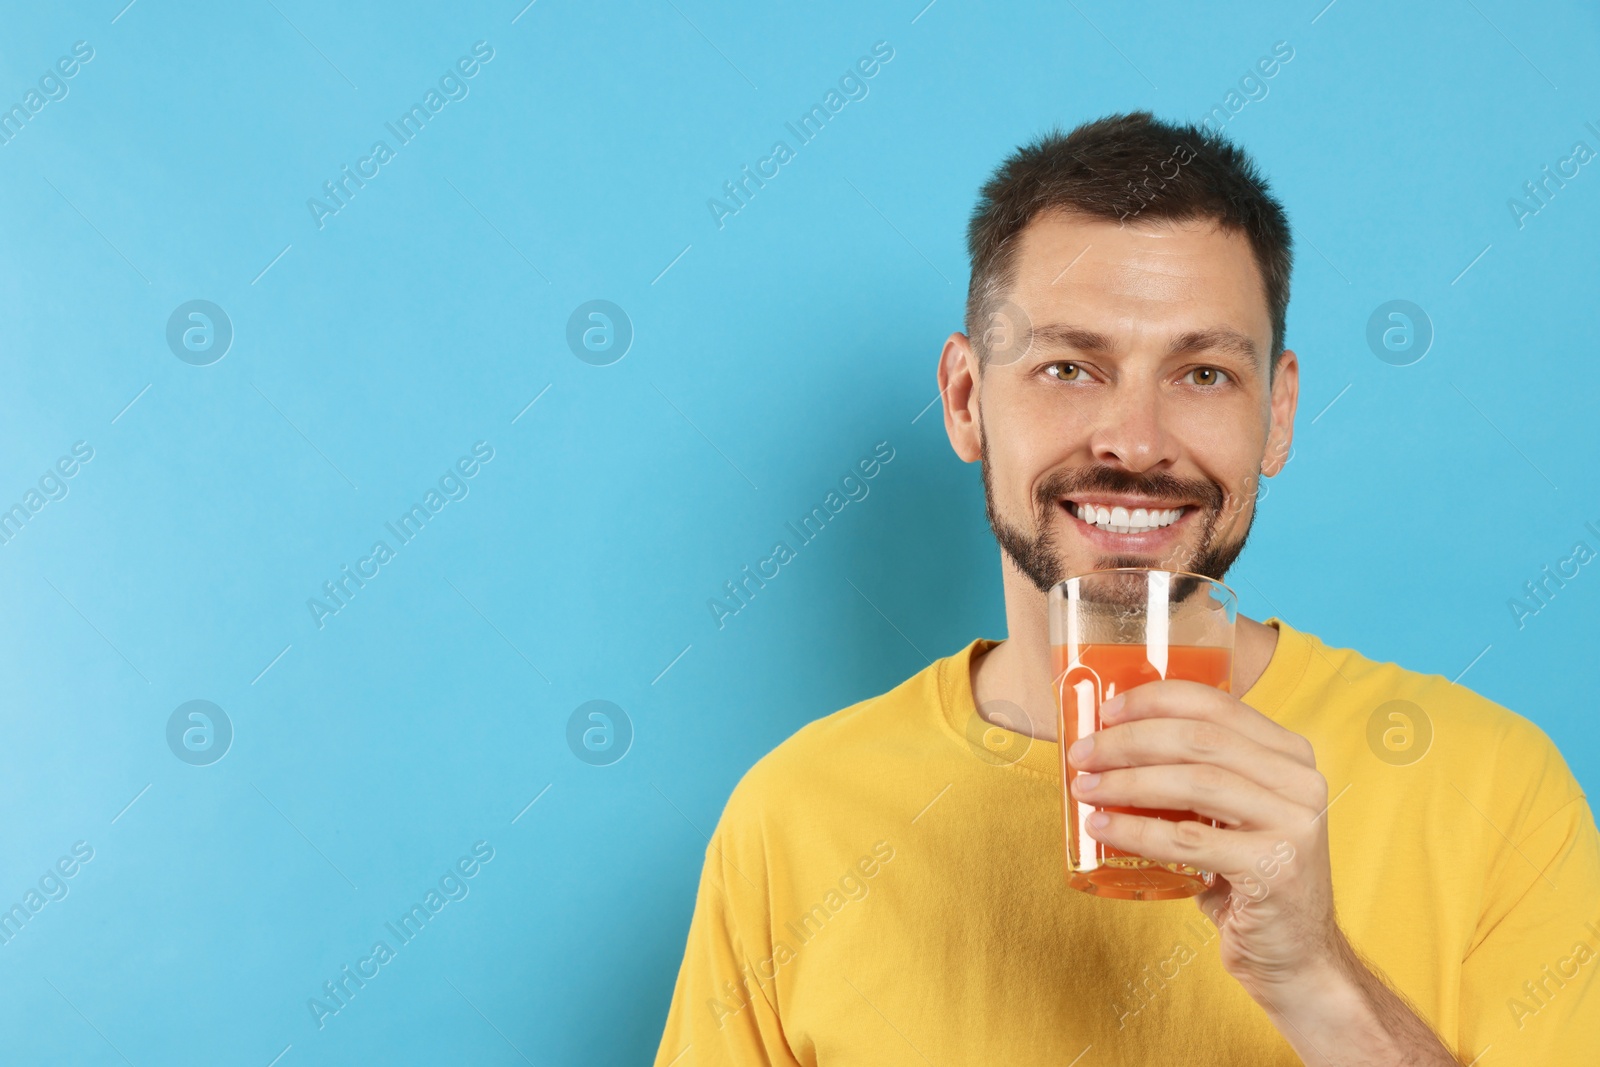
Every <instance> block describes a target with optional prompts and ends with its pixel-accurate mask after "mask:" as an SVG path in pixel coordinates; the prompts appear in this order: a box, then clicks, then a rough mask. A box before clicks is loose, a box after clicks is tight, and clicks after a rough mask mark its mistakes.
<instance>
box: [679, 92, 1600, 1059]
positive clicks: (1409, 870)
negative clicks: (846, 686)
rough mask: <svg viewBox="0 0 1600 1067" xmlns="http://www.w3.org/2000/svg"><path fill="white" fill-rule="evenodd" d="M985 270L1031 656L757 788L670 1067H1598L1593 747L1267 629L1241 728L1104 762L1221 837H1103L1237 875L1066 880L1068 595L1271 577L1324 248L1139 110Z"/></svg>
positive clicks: (990, 415) (1019, 165) (1192, 715)
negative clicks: (1076, 885) (1093, 588)
mask: <svg viewBox="0 0 1600 1067" xmlns="http://www.w3.org/2000/svg"><path fill="white" fill-rule="evenodd" d="M968 245H969V251H970V253H971V257H972V277H971V286H970V290H969V297H968V303H967V327H968V332H967V333H954V334H952V335H951V336H950V337H949V339H948V340H946V342H945V345H944V349H943V352H942V354H941V356H940V360H939V367H938V379H939V388H940V392H941V395H942V397H943V399H944V413H945V429H946V431H947V433H948V434H949V437H950V441H951V444H952V446H953V447H954V449H955V451H956V454H957V455H958V456H959V457H960V458H961V459H962V460H964V461H966V462H969V463H970V462H979V463H981V465H982V473H983V485H984V493H985V500H986V503H987V508H988V515H989V521H990V525H991V526H992V528H993V530H994V534H995V538H996V540H997V541H998V542H999V544H1000V547H1001V549H1002V570H1003V573H1002V577H1003V584H1004V592H1005V603H1006V624H1007V633H1008V636H1007V638H1006V639H1005V640H1004V641H994V640H988V639H982V638H980V639H976V640H974V641H972V642H971V643H970V644H969V645H967V646H966V647H965V648H964V649H962V650H961V651H959V652H957V653H956V654H954V655H951V656H947V657H946V658H944V659H940V660H938V661H936V662H934V663H932V664H931V665H929V667H928V668H927V669H926V670H924V671H922V672H920V673H918V674H917V675H915V676H914V677H912V678H910V679H908V680H907V681H906V682H904V683H902V684H901V685H900V686H898V687H896V688H895V689H894V690H892V691H890V692H888V693H885V694H883V695H881V696H878V697H874V698H872V699H870V700H866V701H863V702H861V703H859V704H856V705H854V706H852V707H849V708H845V709H844V710H842V711H839V712H837V713H835V714H833V715H830V716H828V717H826V718H824V719H821V720H819V721H817V722H814V723H812V724H810V725H809V726H807V727H805V728H804V729H802V730H800V731H799V732H797V733H796V734H795V735H794V736H793V737H791V738H790V739H789V740H787V741H785V742H784V743H783V744H782V745H780V746H779V747H778V748H777V749H775V750H774V751H773V752H771V753H770V754H768V755H767V756H766V757H765V758H763V759H762V760H761V761H760V762H759V763H758V764H757V765H756V766H755V767H754V768H752V769H751V770H750V772H749V773H748V774H746V775H745V777H744V778H743V780H742V781H741V782H740V783H739V785H738V787H737V788H736V789H735V790H734V792H733V795H732V796H731V797H730V799H729V801H728V804H727V807H726V809H725V810H724V812H723V816H722V819H721V821H720V822H719V823H718V825H717V829H716V832H715V833H714V835H713V837H712V839H711V842H710V845H709V847H708V848H707V850H706V855H705V867H704V871H703V873H702V877H701V882H700V889H699V893H698V896H697V899H696V903H695V910H694V916H693V919H692V920H691V924H690V929H689V936H688V943H687V948H686V951H685V955H684V960H683V964H682V967H681V969H680V971H679V975H678V981H677V986H676V989H675V991H674V994H673V999H672V1004H671V1007H670V1010H669V1014H668V1018H667V1023H666V1030H665V1033H664V1035H663V1038H662V1042H661V1046H660V1051H659V1054H658V1057H657V1061H656V1062H657V1064H658V1067H664V1065H669V1064H670V1065H673V1067H691V1065H697V1064H698V1065H710V1064H735V1063H737V1064H755V1063H760V1064H805V1065H823V1067H835V1065H857V1064H859V1065H881V1064H919V1063H927V1064H985V1065H987V1064H1005V1065H1008V1067H1010V1065H1035V1064H1037V1065H1041V1067H1043V1065H1050V1067H1070V1065H1072V1064H1082V1065H1083V1067H1089V1065H1091V1064H1140V1065H1143V1064H1155V1063H1163V1064H1166V1063H1194V1064H1218V1065H1223V1064H1227V1065H1234V1064H1249V1065H1276V1064H1295V1063H1302V1062H1303V1063H1307V1064H1323V1065H1355V1064H1362V1065H1380V1064H1381V1065H1399V1064H1453V1063H1462V1064H1465V1063H1481V1064H1484V1065H1485V1067H1492V1065H1494V1064H1507V1065H1519V1067H1520V1065H1525V1064H1526V1065H1535V1064H1536V1065H1539V1067H1547V1065H1565V1064H1579V1063H1585V1064H1588V1063H1593V1062H1594V1061H1595V1052H1594V1049H1595V1048H1596V1043H1597V1042H1600V984H1597V983H1596V981H1595V980H1594V974H1595V973H1596V971H1600V835H1597V833H1596V829H1595V824H1594V819H1593V816H1592V814H1591V813H1590V810H1589V807H1588V804H1587V802H1586V800H1585V798H1584V795H1583V792H1582V790H1581V789H1580V787H1579V786H1578V784H1577V782H1576V781H1575V780H1574V779H1573V777H1572V775H1571V773H1570V772H1569V770H1568V769H1567V767H1566V765H1565V763H1564V762H1563V760H1562V758H1561V755H1560V753H1559V752H1557V751H1556V749H1555V748H1554V746H1553V745H1552V744H1551V743H1550V741H1549V740H1548V739H1547V738H1546V737H1545V735H1544V734H1543V733H1541V732H1540V731H1539V730H1538V729H1537V728H1536V727H1534V726H1533V725H1532V724H1531V723H1529V722H1528V721H1527V720H1525V719H1523V718H1521V717H1520V716H1518V715H1516V714H1514V713H1513V712H1511V711H1508V710H1507V709H1505V708H1501V707H1499V706H1498V705H1495V704H1493V703H1491V702H1490V701H1488V700H1486V699H1484V698H1482V697H1480V696H1478V695H1476V694H1474V693H1472V692H1471V691H1469V690H1467V689H1465V688H1462V687H1460V686H1457V685H1454V684H1452V683H1451V682H1449V681H1447V680H1446V679H1444V678H1441V677H1439V676H1437V675H1423V674H1418V673H1413V672H1411V671H1407V670H1404V669H1402V668H1400V667H1397V666H1395V665H1394V664H1390V663H1379V662H1374V661H1372V660H1369V659H1367V658H1365V657H1363V656H1361V655H1360V654H1359V653H1357V652H1354V651H1351V650H1347V649H1339V648H1332V647H1329V646H1327V645H1325V644H1323V643H1322V642H1321V641H1319V640H1318V639H1317V638H1316V637H1314V636H1312V635H1311V634H1309V633H1306V632H1304V631H1300V630H1297V629H1295V628H1293V627H1291V626H1289V625H1288V624H1287V623H1285V622H1284V621H1282V620H1280V619H1268V620H1266V621H1265V622H1257V621H1253V620H1250V619H1246V618H1243V617H1240V619H1239V621H1238V630H1237V651H1236V656H1235V660H1234V668H1233V685H1232V688H1231V694H1237V695H1231V694H1230V693H1227V692H1223V691H1221V690H1217V689H1212V688H1208V687H1205V686H1201V685H1198V684H1196V683H1191V682H1179V681H1165V682H1152V683H1150V684H1148V685H1144V686H1140V687H1138V688H1136V689H1134V690H1131V691H1129V692H1128V693H1127V694H1126V695H1125V696H1124V697H1120V698H1118V699H1116V700H1113V701H1110V702H1108V703H1107V704H1106V705H1105V707H1104V708H1103V712H1102V714H1103V719H1104V721H1105V723H1106V725H1105V726H1104V728H1103V729H1101V730H1099V731H1098V732H1096V733H1095V734H1092V735H1090V736H1089V737H1088V738H1085V739H1084V740H1082V741H1079V742H1078V743H1077V744H1076V745H1074V746H1073V748H1072V751H1071V752H1070V753H1069V754H1068V758H1069V763H1070V765H1071V768H1072V771H1073V790H1074V792H1075V794H1076V795H1077V796H1078V797H1079V798H1081V799H1083V800H1085V801H1092V802H1093V803H1094V804H1095V805H1097V806H1118V807H1128V806H1135V807H1153V808H1167V809H1177V810H1192V811H1195V812H1198V813H1199V814H1201V815H1203V816H1205V817H1207V818H1209V819H1213V820H1216V822H1217V825H1216V826H1215V827H1213V826H1211V825H1208V824H1205V823H1200V822H1194V821H1188V822H1165V821H1161V820H1156V819H1149V818H1144V817H1140V816H1135V815H1126V814H1112V815H1110V816H1109V817H1108V818H1107V819H1106V821H1104V822H1103V823H1102V824H1101V825H1098V826H1097V825H1094V824H1093V821H1092V820H1091V825H1090V826H1089V828H1088V832H1089V833H1090V834H1091V835H1092V836H1094V837H1096V838H1098V839H1099V840H1101V841H1103V842H1105V843H1106V844H1108V845H1112V846H1115V847H1118V848H1124V849H1127V850H1129V851H1132V852H1136V853H1139V854H1142V855H1145V856H1149V857H1151V858H1153V859H1157V860H1160V861H1163V862H1183V863H1189V864H1192V865H1194V866H1197V867H1200V868H1202V869H1205V870H1210V871H1214V872H1216V873H1217V875H1218V878H1217V882H1216V885H1215V886H1214V887H1213V888H1212V889H1210V890H1209V891H1207V892H1206V893H1204V894H1202V895H1201V896H1199V897H1196V898H1195V902H1196V903H1198V904H1199V909H1198V910H1197V909H1196V907H1195V903H1191V902H1189V901H1183V900H1178V901H1165V902H1130V901H1120V900H1109V899H1102V898H1097V897H1092V896H1088V895H1085V894H1082V893H1078V892H1076V891H1073V890H1070V889H1068V888H1067V887H1066V885H1065V882H1064V878H1063V870H1062V864H1063V842H1062V827H1061V792H1060V790H1061V766H1062V762H1061V758H1062V753H1061V751H1060V748H1059V745H1058V741H1057V727H1056V709H1055V706H1054V703H1053V700H1052V695H1051V678H1050V659H1049V644H1048V641H1049V636H1048V628H1047V622H1046V612H1045V605H1046V592H1047V591H1048V590H1049V589H1050V587H1051V586H1052V585H1053V584H1055V583H1056V582H1058V581H1060V580H1062V579H1063V578H1065V577H1067V576H1069V575H1072V574H1079V573H1084V572H1087V571H1093V570H1100V569H1104V568H1108V567H1117V566H1145V567H1149V566H1155V567H1162V568H1166V569H1175V570H1187V571H1191V572H1196V573H1201V574H1206V575H1209V576H1211V577H1214V578H1218V579H1221V578H1222V577H1223V576H1224V575H1225V573H1226V572H1227V570H1228V568H1229V566H1230V565H1231V564H1232V563H1233V562H1234V560H1235V559H1237V558H1238V555H1239V553H1240V551H1241V550H1242V549H1243V547H1244V543H1245V538H1246V535H1247V534H1248V532H1249V529H1250V524H1251V522H1252V520H1253V519H1254V517H1255V504H1256V500H1257V496H1258V487H1259V484H1260V479H1261V478H1262V476H1267V477H1271V476H1273V475H1276V474H1277V473H1278V472H1279V471H1280V470H1281V469H1282V467H1283V465H1284V462H1285V460H1286V457H1287V456H1288V455H1289V449H1290V444H1291V440H1292V435H1293V421H1294V414H1295V407H1296V401H1297V399H1298V386H1299V362H1298V359H1297V357H1296V355H1295V353H1294V352H1292V351H1290V350H1288V349H1286V348H1285V347H1284V342H1285V320H1286V310H1287V306H1288V300H1289V275H1290V264H1291V255H1290V249H1291V242H1290V234H1289V226H1288V221H1287V218H1286V216H1285V214H1284V211H1283V209H1282V207H1281V205H1279V203H1278V202H1277V201H1276V200H1275V199H1274V198H1273V197H1272V196H1271V195H1270V193H1269V192H1268V189H1267V186H1266V183H1265V182H1264V181H1262V179H1261V178H1260V177H1259V176H1258V175H1257V173H1256V171H1255V169H1254V167H1253V166H1252V165H1251V164H1250V162H1249V161H1248V159H1247V158H1246V157H1245V156H1244V154H1243V153H1242V152H1240V151H1239V150H1238V149H1237V148H1236V147H1234V146H1233V145H1231V144H1229V143H1228V142H1227V141H1226V140H1224V139H1222V138H1220V137H1219V136H1217V135H1214V134H1210V133H1206V132H1204V131H1201V130H1198V129H1196V128H1195V127H1193V126H1176V125H1170V124H1166V123H1162V122H1158V121H1155V120H1154V119H1153V118H1152V117H1151V116H1150V115H1149V114H1148V113H1136V114H1132V115H1124V116H1114V117H1111V118H1107V119H1103V120H1100V121H1098V122H1095V123H1090V124H1088V125H1085V126H1082V127H1079V128H1078V129H1076V130H1074V131H1073V132H1072V133H1070V134H1067V135H1061V134H1052V135H1050V136H1048V137H1045V138H1043V139H1042V140H1040V141H1039V142H1037V143H1035V144H1033V145H1030V146H1028V147H1026V148H1024V149H1022V150H1020V151H1018V152H1017V153H1016V154H1015V155H1013V156H1012V157H1011V158H1010V159H1008V160H1006V161H1005V162H1004V163H1003V164H1002V165H1001V166H1000V168H999V169H998V170H997V171H996V172H995V174H994V176H993V178H992V179H991V180H990V181H989V182H988V183H987V184H986V185H985V186H984V189H983V191H982V196H981V199H980V202H979V205H978V207H977V210H976V211H975V213H974V215H973V218H972V220H971V223H970V226H969V230H968ZM1330 514H1332V515H1334V516H1335V517H1336V511H1331V512H1330ZM1330 521H1332V520H1330Z"/></svg>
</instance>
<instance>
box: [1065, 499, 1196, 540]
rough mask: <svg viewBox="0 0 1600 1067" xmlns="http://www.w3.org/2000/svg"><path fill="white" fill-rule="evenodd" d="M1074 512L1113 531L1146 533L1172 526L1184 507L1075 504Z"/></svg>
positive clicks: (1095, 524)
mask: <svg viewBox="0 0 1600 1067" xmlns="http://www.w3.org/2000/svg"><path fill="white" fill-rule="evenodd" d="M1072 513H1073V514H1074V515H1076V516H1078V518H1080V519H1082V520H1083V521H1084V522H1086V523H1088V524H1089V525H1090V526H1098V527H1099V528H1100V529H1102V530H1110V531H1111V532H1112V533H1120V534H1125V533H1144V532H1145V531H1146V530H1159V529H1160V528H1161V527H1163V526H1171V525H1172V524H1173V523H1175V522H1177V521H1178V517H1179V516H1180V515H1182V514H1183V509H1182V508H1160V509H1146V508H1134V509H1133V510H1132V511H1129V510H1128V509H1127V508H1107V507H1101V506H1099V505H1096V504H1074V505H1072Z"/></svg>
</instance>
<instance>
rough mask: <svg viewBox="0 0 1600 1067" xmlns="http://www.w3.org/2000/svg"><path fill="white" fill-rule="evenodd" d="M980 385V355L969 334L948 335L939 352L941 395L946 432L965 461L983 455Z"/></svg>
mask: <svg viewBox="0 0 1600 1067" xmlns="http://www.w3.org/2000/svg"><path fill="white" fill-rule="evenodd" d="M979 384H980V379H979V371H978V354H977V353H976V352H974V351H973V350H972V342H971V341H970V340H968V338H967V335H966V334H964V333H961V332H960V331H957V332H956V333H953V334H951V335H950V336H949V337H947V338H945V342H944V351H942V352H940V353H939V397H940V399H941V400H943V401H944V432H945V433H946V434H948V435H949V437H950V447H951V448H953V449H955V450H956V455H958V456H960V457H961V460H962V462H964V463H976V462H977V461H978V460H979V459H981V458H982V456H983V445H982V429H981V423H980V421H979V414H978V386H979Z"/></svg>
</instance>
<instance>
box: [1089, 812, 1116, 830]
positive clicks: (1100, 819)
mask: <svg viewBox="0 0 1600 1067" xmlns="http://www.w3.org/2000/svg"><path fill="white" fill-rule="evenodd" d="M1110 821H1111V816H1109V815H1107V814H1106V813H1105V812H1103V811H1097V812H1095V813H1094V814H1093V815H1091V816H1089V829H1091V830H1103V829H1105V825H1106V823H1108V822H1110Z"/></svg>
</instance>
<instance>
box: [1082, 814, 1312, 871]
mask: <svg viewBox="0 0 1600 1067" xmlns="http://www.w3.org/2000/svg"><path fill="white" fill-rule="evenodd" d="M1101 819H1104V820H1105V821H1104V823H1100V824H1098V825H1097V823H1098V821H1099V820H1101ZM1086 829H1087V830H1088V832H1089V836H1091V837H1093V838H1094V839H1095V840H1096V841H1099V842H1101V843H1102V844H1106V845H1110V846H1111V847H1112V848H1119V849H1122V850H1123V851H1124V852H1130V853H1132V854H1134V855H1136V856H1143V857H1145V858H1146V859H1151V860H1155V861H1156V862H1158V863H1186V864H1188V865H1189V866H1191V867H1197V868H1199V869H1200V870H1203V871H1214V872H1216V873H1217V874H1220V875H1222V876H1223V877H1224V878H1227V879H1228V880H1229V881H1230V882H1235V883H1237V884H1250V882H1253V881H1256V880H1259V879H1258V875H1259V876H1261V877H1268V878H1271V877H1273V876H1274V875H1275V873H1276V871H1277V870H1278V869H1281V867H1283V866H1284V865H1285V864H1286V863H1287V862H1288V861H1289V860H1290V859H1292V858H1293V856H1294V854H1295V850H1294V849H1293V848H1292V847H1289V848H1287V849H1286V846H1285V842H1284V839H1282V838H1274V837H1273V836H1272V835H1271V834H1262V833H1244V832H1242V831H1239V830H1221V829H1218V828H1216V827H1214V826H1207V825H1206V824H1205V823H1203V822H1193V821H1190V820H1185V821H1184V822H1169V821H1168V820H1166V819H1154V818H1150V817H1148V816H1144V815H1129V814H1127V813H1125V812H1113V811H1108V812H1096V813H1095V814H1094V815H1093V816H1091V817H1090V820H1089V824H1088V826H1087V827H1086ZM1268 872H1272V873H1268ZM1247 880H1248V881H1247Z"/></svg>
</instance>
